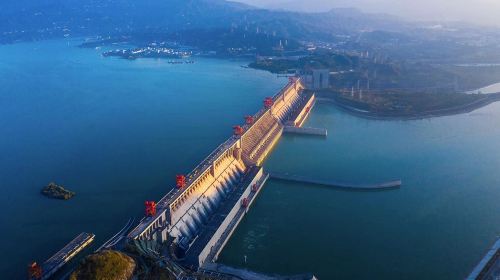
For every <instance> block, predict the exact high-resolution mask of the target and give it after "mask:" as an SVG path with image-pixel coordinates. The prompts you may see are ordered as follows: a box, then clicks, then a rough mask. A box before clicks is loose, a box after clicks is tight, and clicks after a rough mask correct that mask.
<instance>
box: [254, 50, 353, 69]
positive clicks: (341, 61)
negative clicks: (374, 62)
mask: <svg viewBox="0 0 500 280" xmlns="http://www.w3.org/2000/svg"><path fill="white" fill-rule="evenodd" d="M358 65H359V59H358V57H356V56H349V55H345V54H337V53H313V54H311V55H307V56H305V57H301V58H299V59H296V60H292V59H286V58H268V59H261V60H257V61H255V62H252V63H250V65H249V66H250V67H252V68H256V69H261V70H266V71H270V72H272V73H286V72H289V71H290V70H295V69H300V70H309V69H315V68H316V69H317V68H328V69H336V70H341V69H352V68H356V67H357V66H358Z"/></svg>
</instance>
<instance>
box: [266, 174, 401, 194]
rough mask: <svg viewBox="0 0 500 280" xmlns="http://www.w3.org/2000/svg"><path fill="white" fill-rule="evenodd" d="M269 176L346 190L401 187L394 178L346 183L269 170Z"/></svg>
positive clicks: (399, 181) (398, 181)
mask: <svg viewBox="0 0 500 280" xmlns="http://www.w3.org/2000/svg"><path fill="white" fill-rule="evenodd" d="M269 176H270V178H271V179H277V180H283V181H290V182H296V183H306V184H314V185H321V186H328V187H333V188H339V189H347V190H389V189H395V188H399V187H401V184H402V181H401V180H394V181H388V182H381V183H375V184H348V183H344V182H336V181H333V180H322V179H317V178H312V177H306V176H298V175H292V174H287V173H278V172H270V173H269Z"/></svg>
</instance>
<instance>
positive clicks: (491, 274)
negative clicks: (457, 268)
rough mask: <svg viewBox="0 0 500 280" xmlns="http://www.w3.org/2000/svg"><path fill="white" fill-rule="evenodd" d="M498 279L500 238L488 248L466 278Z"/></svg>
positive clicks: (479, 279)
mask: <svg viewBox="0 0 500 280" xmlns="http://www.w3.org/2000/svg"><path fill="white" fill-rule="evenodd" d="M490 279H491V280H496V279H500V238H499V239H498V240H497V241H496V242H495V244H494V245H493V247H491V249H489V250H488V252H487V253H486V255H485V256H484V257H483V259H482V260H481V261H480V262H479V264H478V265H477V266H476V267H475V268H474V270H473V271H472V272H471V274H470V275H469V276H468V277H467V278H466V280H490Z"/></svg>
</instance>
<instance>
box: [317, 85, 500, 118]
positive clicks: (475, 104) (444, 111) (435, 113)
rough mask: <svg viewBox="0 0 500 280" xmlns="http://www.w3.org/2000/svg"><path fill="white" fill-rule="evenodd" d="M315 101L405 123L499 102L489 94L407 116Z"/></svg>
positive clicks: (333, 100)
mask: <svg viewBox="0 0 500 280" xmlns="http://www.w3.org/2000/svg"><path fill="white" fill-rule="evenodd" d="M317 100H318V101H320V102H326V103H333V104H334V105H335V106H337V108H340V109H341V110H343V111H345V112H347V113H350V114H351V115H354V116H356V117H360V118H365V119H371V120H387V121H406V120H422V119H431V118H437V117H446V116H453V115H460V114H466V113H470V112H473V111H475V110H477V109H480V108H482V107H485V106H488V105H490V104H492V103H495V102H498V101H500V92H497V93H491V94H487V95H486V94H485V97H484V98H482V99H479V100H475V101H474V102H471V103H468V104H464V105H461V106H455V107H450V108H445V109H439V110H431V111H423V112H416V113H412V114H408V115H404V114H399V115H398V114H384V113H379V112H373V111H366V110H362V109H358V108H356V107H352V106H349V105H347V104H343V103H342V102H339V101H338V100H337V99H336V98H331V97H319V98H317Z"/></svg>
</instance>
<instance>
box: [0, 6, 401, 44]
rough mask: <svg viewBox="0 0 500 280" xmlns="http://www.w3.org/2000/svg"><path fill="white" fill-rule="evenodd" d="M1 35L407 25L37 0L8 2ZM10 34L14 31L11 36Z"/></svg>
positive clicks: (278, 31) (345, 12)
mask: <svg viewBox="0 0 500 280" xmlns="http://www.w3.org/2000/svg"><path fill="white" fill-rule="evenodd" d="M0 15H1V18H0V32H3V34H4V35H8V36H13V37H14V38H15V35H17V36H25V37H26V36H32V37H33V39H36V38H37V37H38V36H40V34H45V36H50V35H53V36H57V35H61V34H71V35H77V36H78V35H96V34H99V35H108V34H120V33H122V34H124V33H131V32H134V33H137V32H153V31H154V32H178V31H182V30H193V29H211V28H225V29H240V30H244V31H247V32H255V33H264V34H272V35H273V36H280V37H283V38H300V39H301V40H313V39H332V38H333V37H334V36H336V35H345V34H352V33H357V32H360V31H367V30H379V29H380V30H388V31H402V30H404V28H407V27H408V25H409V24H407V23H404V22H403V21H401V20H399V19H397V18H393V17H388V16H380V15H372V14H364V13H361V12H360V11H358V10H354V9H334V10H331V11H329V12H325V13H299V12H290V11H275V10H265V9H258V8H255V7H252V6H248V5H245V4H241V3H236V2H230V1H224V0H140V1H136V0H41V1H27V0H21V2H18V1H16V2H14V1H12V2H11V3H10V2H8V3H6V5H5V7H4V8H3V9H2V10H1V11H0ZM13 34H14V35H13Z"/></svg>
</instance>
